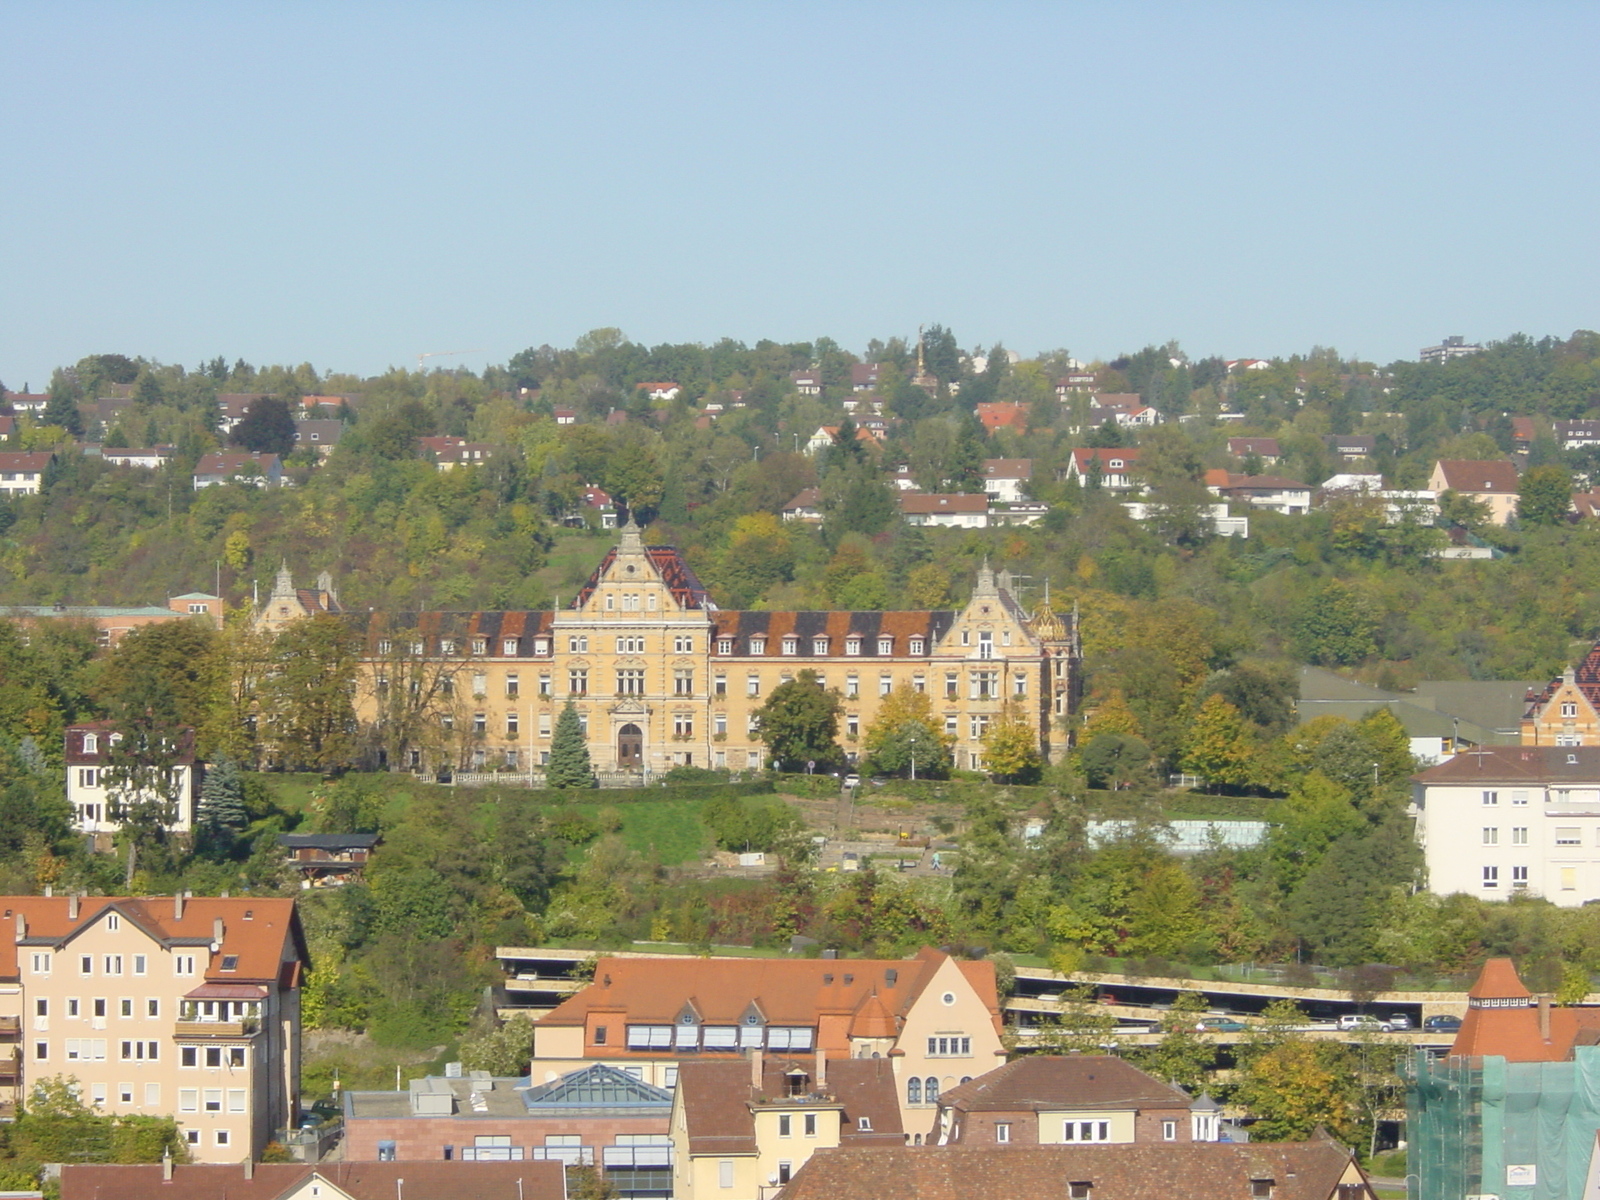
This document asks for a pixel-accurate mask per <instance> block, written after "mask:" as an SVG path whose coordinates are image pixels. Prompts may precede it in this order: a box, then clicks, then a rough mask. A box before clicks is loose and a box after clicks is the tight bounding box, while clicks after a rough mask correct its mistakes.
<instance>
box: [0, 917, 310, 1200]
mask: <svg viewBox="0 0 1600 1200" xmlns="http://www.w3.org/2000/svg"><path fill="white" fill-rule="evenodd" d="M0 906H3V907H4V908H5V911H6V912H7V913H8V914H10V915H9V916H7V918H6V920H7V924H8V927H9V928H11V929H12V930H13V933H12V952H11V954H10V955H9V956H0V985H3V986H0V1021H4V1022H9V1023H10V1024H11V1025H12V1027H13V1028H16V1027H18V1026H19V1025H20V1026H22V1027H23V1028H25V1029H26V1031H27V1032H26V1033H25V1035H24V1038H23V1043H24V1044H23V1054H22V1058H21V1064H20V1065H21V1067H22V1070H21V1081H20V1083H18V1085H17V1091H18V1094H19V1095H21V1094H26V1091H27V1088H28V1087H29V1086H30V1085H31V1084H32V1083H33V1082H35V1081H38V1080H43V1079H46V1078H50V1077H53V1076H65V1077H67V1078H69V1079H73V1080H75V1081H76V1082H77V1085H78V1087H79V1089H81V1090H80V1095H81V1096H82V1099H83V1102H84V1103H85V1104H88V1105H91V1106H93V1107H94V1108H96V1109H98V1110H99V1111H101V1112H103V1113H106V1114H108V1115H111V1116H119V1117H120V1116H130V1117H131V1116H150V1117H171V1118H173V1119H174V1120H176V1121H177V1123H178V1127H179V1129H180V1131H181V1132H182V1134H183V1137H184V1140H185V1142H186V1143H187V1144H188V1147H189V1153H190V1154H191V1155H192V1156H193V1157H194V1158H195V1159H197V1160H198V1161H200V1162H230V1163H237V1162H238V1161H239V1159H241V1158H260V1156H261V1152H262V1150H264V1149H265V1148H266V1146H267V1143H268V1142H270V1141H271V1140H272V1138H273V1135H274V1134H275V1132H276V1131H278V1130H281V1129H284V1128H293V1126H294V1124H295V1122H296V1119H297V1118H298V1117H299V1099H300V980H301V972H302V971H303V970H304V968H305V966H306V964H307V963H308V962H309V958H308V956H307V954H306V946H305V936H304V934H303V933H302V932H301V929H300V918H299V916H298V915H297V914H296V911H295V902H294V901H293V900H279V899H274V898H272V897H269V896H242V897H235V898H233V899H229V898H227V897H223V898H220V899H211V898H198V899H191V898H188V897H186V896H182V895H180V896H176V897H158V896H147V897H141V898H128V897H116V896H93V897H84V896H79V895H76V894H74V895H67V896H54V897H52V896H48V895H46V896H6V897H4V898H3V899H0ZM24 1022H25V1024H23V1023H24ZM157 1170H159V1168H157ZM116 1194H117V1195H119V1196H121V1195H125V1194H126V1193H121V1192H119V1193H116Z"/></svg>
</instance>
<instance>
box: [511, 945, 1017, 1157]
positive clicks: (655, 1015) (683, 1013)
mask: <svg viewBox="0 0 1600 1200" xmlns="http://www.w3.org/2000/svg"><path fill="white" fill-rule="evenodd" d="M1000 1030H1001V1023H1000V1007H999V997H998V995H997V994H996V992H995V984H994V967H993V965H992V964H990V963H987V962H962V961H958V960H956V959H953V958H951V957H949V956H948V955H946V954H944V953H942V952H941V951H938V950H933V949H924V950H923V951H922V952H921V953H920V954H918V955H917V956H916V957H915V958H911V959H901V960H885V959H783V960H774V959H681V958H674V959H663V958H601V959H600V960H599V962H598V963H597V964H596V967H595V975H594V982H593V983H592V984H590V985H589V986H588V987H586V988H584V989H583V990H582V991H580V992H578V993H577V994H576V995H574V996H572V997H570V998H568V999H567V1000H565V1001H563V1002H562V1003H561V1004H560V1005H558V1006H557V1007H556V1008H555V1009H553V1010H552V1011H551V1012H549V1013H548V1014H547V1015H546V1016H544V1017H543V1018H542V1019H541V1020H539V1021H538V1022H536V1023H535V1025H534V1043H533V1067H532V1072H533V1075H534V1076H535V1077H536V1078H537V1077H539V1076H540V1075H541V1074H542V1073H543V1072H546V1071H553V1072H556V1073H558V1074H559V1073H564V1072H566V1071H570V1070H573V1069H574V1068H575V1067H576V1066H578V1065H581V1064H582V1063H584V1062H589V1061H595V1060H600V1061H604V1062H607V1063H611V1064H613V1065H616V1066H618V1067H620V1068H622V1069H623V1070H626V1071H628V1072H629V1073H630V1074H635V1075H636V1077H638V1078H642V1079H643V1080H644V1081H645V1082H648V1083H652V1084H654V1085H656V1086H659V1087H674V1086H676V1085H677V1084H678V1082H679V1073H680V1068H681V1066H682V1065H683V1064H685V1063H688V1062H696V1063H700V1062H713V1061H717V1060H722V1061H726V1062H730V1063H732V1064H733V1065H734V1067H736V1068H737V1070H735V1071H734V1075H737V1076H738V1077H739V1078H741V1079H743V1080H747V1081H748V1080H751V1079H752V1076H751V1074H750V1072H751V1071H752V1069H753V1068H752V1067H751V1066H750V1061H751V1059H752V1058H753V1056H754V1055H755V1054H756V1053H757V1052H760V1053H762V1054H764V1055H766V1056H768V1057H769V1058H770V1057H773V1056H780V1057H781V1056H790V1057H796V1058H800V1059H803V1060H807V1061H810V1060H814V1059H815V1058H816V1056H818V1055H821V1056H822V1057H823V1058H826V1059H827V1060H828V1062H827V1063H826V1066H825V1068H822V1069H824V1070H827V1069H832V1068H833V1067H834V1066H835V1065H836V1064H837V1063H838V1062H839V1061H840V1060H846V1059H863V1060H868V1061H886V1062H887V1063H888V1064H889V1067H890V1069H891V1072H892V1076H893V1081H894V1089H895V1096H896V1101H897V1105H898V1109H899V1119H900V1124H901V1129H902V1130H903V1131H904V1133H906V1134H911V1135H913V1136H921V1137H923V1138H926V1137H927V1135H929V1134H931V1133H932V1131H933V1128H934V1120H935V1117H936V1114H937V1107H938V1101H939V1095H940V1093H941V1092H943V1091H946V1090H948V1089H950V1088H954V1087H957V1086H958V1085H959V1084H961V1083H962V1082H964V1081H965V1080H967V1079H969V1078H971V1077H973V1076H976V1075H980V1074H983V1073H984V1072H986V1071H987V1070H988V1069H989V1068H990V1067H992V1066H993V1065H994V1064H995V1063H997V1062H998V1061H1000V1059H1001V1058H1002V1057H1004V1054H1005V1049H1004V1047H1003V1046H1002V1045H1001V1042H1000ZM809 1073H810V1075H811V1077H812V1078H813V1079H815V1078H816V1077H817V1074H816V1070H811V1071H810V1072H809Z"/></svg>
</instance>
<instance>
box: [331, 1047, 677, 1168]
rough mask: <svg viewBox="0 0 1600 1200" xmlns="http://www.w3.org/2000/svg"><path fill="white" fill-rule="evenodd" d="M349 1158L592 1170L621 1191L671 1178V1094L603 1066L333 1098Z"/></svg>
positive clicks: (424, 1083)
mask: <svg viewBox="0 0 1600 1200" xmlns="http://www.w3.org/2000/svg"><path fill="white" fill-rule="evenodd" d="M342 1099H343V1106H344V1130H345V1137H344V1157H345V1159H346V1161H350V1162H372V1161H379V1162H388V1161H395V1162H428V1161H433V1162H438V1161H440V1160H449V1159H457V1160H459V1161H462V1162H539V1161H551V1162H560V1163H564V1164H565V1165H567V1166H574V1167H575V1166H600V1167H603V1168H604V1170H605V1175H606V1178H607V1180H608V1182H609V1183H610V1184H611V1186H612V1187H613V1188H616V1189H617V1190H618V1191H619V1192H621V1193H622V1194H623V1195H641V1194H642V1195H661V1194H663V1193H664V1192H666V1191H667V1190H668V1189H669V1188H670V1187H671V1183H672V1178H671V1171H672V1142H671V1138H670V1137H669V1135H668V1118H669V1117H670V1115H671V1113H672V1093H671V1092H670V1091H667V1090H666V1089H665V1088H658V1087H652V1086H651V1085H649V1084H648V1083H641V1082H640V1081H639V1080H637V1079H635V1078H634V1077H633V1076H632V1075H629V1074H628V1073H627V1072H626V1071H622V1070H620V1069H618V1068H616V1067H613V1066H610V1065H608V1064H606V1063H591V1064H590V1065H589V1066H586V1067H580V1068H579V1069H578V1070H576V1071H572V1072H570V1073H568V1074H567V1075H563V1076H557V1077H556V1078H554V1079H550V1080H536V1079H532V1078H499V1077H494V1078H491V1077H490V1075H489V1073H488V1072H486V1071H473V1072H470V1073H468V1074H464V1075H451V1076H444V1077H440V1076H436V1075H434V1076H428V1077H427V1078H424V1079H413V1080H411V1081H410V1086H409V1087H408V1088H407V1090H406V1091H404V1092H400V1091H381V1092H355V1091H347V1092H345V1093H344V1095H343V1098H342Z"/></svg>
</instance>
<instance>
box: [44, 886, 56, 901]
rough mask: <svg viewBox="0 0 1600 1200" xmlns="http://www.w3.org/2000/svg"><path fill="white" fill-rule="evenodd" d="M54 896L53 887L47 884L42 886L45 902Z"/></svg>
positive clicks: (54, 890)
mask: <svg viewBox="0 0 1600 1200" xmlns="http://www.w3.org/2000/svg"><path fill="white" fill-rule="evenodd" d="M55 894H56V889H55V887H54V885H52V884H48V883H47V884H45V885H44V898H45V899H46V900H48V899H50V897H51V896H54V895H55Z"/></svg>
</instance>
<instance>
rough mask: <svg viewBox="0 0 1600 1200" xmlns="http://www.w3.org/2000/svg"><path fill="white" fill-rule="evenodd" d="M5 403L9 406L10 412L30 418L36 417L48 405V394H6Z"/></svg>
mask: <svg viewBox="0 0 1600 1200" xmlns="http://www.w3.org/2000/svg"><path fill="white" fill-rule="evenodd" d="M6 403H7V404H9V405H10V406H11V410H12V412H16V413H27V414H28V415H29V416H30V417H37V416H39V415H40V414H41V413H43V412H44V410H45V406H46V405H48V404H49V403H50V393H49V392H7V393H6Z"/></svg>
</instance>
